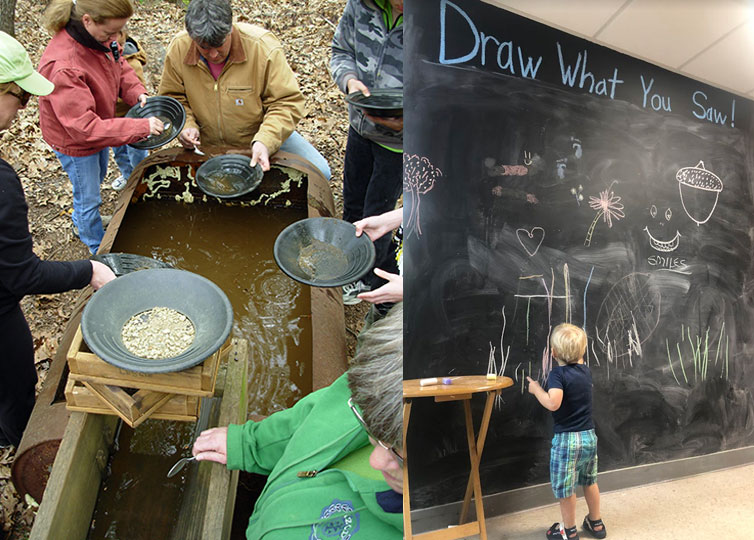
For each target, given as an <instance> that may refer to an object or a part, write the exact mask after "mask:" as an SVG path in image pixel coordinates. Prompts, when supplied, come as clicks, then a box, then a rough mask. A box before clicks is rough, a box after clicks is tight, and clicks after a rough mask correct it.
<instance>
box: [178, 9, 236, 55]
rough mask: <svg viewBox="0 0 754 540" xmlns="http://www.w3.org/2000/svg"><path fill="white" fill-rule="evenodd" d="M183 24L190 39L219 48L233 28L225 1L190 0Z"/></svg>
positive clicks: (230, 11) (231, 11) (230, 14)
mask: <svg viewBox="0 0 754 540" xmlns="http://www.w3.org/2000/svg"><path fill="white" fill-rule="evenodd" d="M185 23H186V31H187V32H188V35H189V36H190V37H191V39H193V40H194V41H196V42H197V43H199V44H200V45H208V46H210V47H219V46H220V45H222V44H223V42H225V38H226V37H227V36H228V34H230V31H231V29H232V28H233V10H232V9H231V7H230V2H228V1H227V0H191V3H190V4H189V6H188V8H187V9H186V18H185Z"/></svg>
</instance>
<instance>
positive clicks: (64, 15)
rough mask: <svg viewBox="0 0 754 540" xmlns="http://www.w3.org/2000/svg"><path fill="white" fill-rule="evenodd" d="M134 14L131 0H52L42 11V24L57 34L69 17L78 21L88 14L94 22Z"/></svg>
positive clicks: (123, 17) (124, 17)
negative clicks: (74, 0)
mask: <svg viewBox="0 0 754 540" xmlns="http://www.w3.org/2000/svg"><path fill="white" fill-rule="evenodd" d="M133 14H134V7H133V5H132V4H131V0H76V3H75V4H74V2H73V0H52V2H51V3H50V5H49V6H48V7H47V9H46V10H45V12H44V16H43V19H42V24H43V25H44V27H45V28H46V29H47V30H48V31H49V32H50V33H51V34H57V33H58V32H60V31H61V30H62V29H63V28H65V25H66V24H68V21H70V20H71V19H73V20H76V21H80V20H81V18H82V17H83V16H84V15H89V16H90V17H91V18H92V20H94V22H96V23H98V24H99V23H102V22H104V21H105V20H106V19H126V18H128V17H130V16H131V15H133Z"/></svg>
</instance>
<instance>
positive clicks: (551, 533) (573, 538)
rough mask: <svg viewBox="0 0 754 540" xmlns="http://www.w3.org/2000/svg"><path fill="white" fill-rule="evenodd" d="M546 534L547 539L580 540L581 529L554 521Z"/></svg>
mask: <svg viewBox="0 0 754 540" xmlns="http://www.w3.org/2000/svg"><path fill="white" fill-rule="evenodd" d="M545 534H546V535H547V540H579V531H578V530H576V526H573V527H571V528H570V529H566V528H564V527H563V525H561V524H560V523H553V524H552V527H550V528H549V529H547V533H545Z"/></svg>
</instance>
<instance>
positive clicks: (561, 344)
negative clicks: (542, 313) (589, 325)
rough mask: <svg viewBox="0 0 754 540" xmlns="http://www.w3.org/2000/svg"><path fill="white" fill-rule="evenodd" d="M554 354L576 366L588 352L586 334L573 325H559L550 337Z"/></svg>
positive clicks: (562, 360)
mask: <svg viewBox="0 0 754 540" xmlns="http://www.w3.org/2000/svg"><path fill="white" fill-rule="evenodd" d="M550 347H551V348H552V354H553V356H555V358H557V359H558V360H560V361H561V362H565V363H567V364H575V363H576V362H578V361H579V360H581V358H583V357H584V353H585V352H586V332H584V330H582V329H581V328H579V327H578V326H575V325H573V324H568V323H563V324H559V325H558V326H556V327H555V329H554V330H553V331H552V335H551V336H550Z"/></svg>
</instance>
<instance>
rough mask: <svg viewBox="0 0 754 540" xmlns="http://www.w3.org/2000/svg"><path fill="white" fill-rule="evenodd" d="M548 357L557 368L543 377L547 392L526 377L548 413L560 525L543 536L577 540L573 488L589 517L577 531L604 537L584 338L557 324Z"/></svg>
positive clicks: (570, 327) (574, 328)
mask: <svg viewBox="0 0 754 540" xmlns="http://www.w3.org/2000/svg"><path fill="white" fill-rule="evenodd" d="M550 348H551V349H552V356H553V357H554V358H555V360H557V362H558V365H557V367H554V368H553V369H552V371H551V372H550V375H549V377H548V378H547V391H545V390H544V389H543V388H542V387H541V386H540V385H539V383H538V382H536V381H535V380H533V379H532V378H531V377H527V378H526V379H527V380H528V381H529V393H531V394H534V396H535V397H536V398H537V400H538V401H539V402H540V403H541V404H542V406H543V407H544V408H545V409H547V410H549V411H552V417H553V430H554V432H555V436H554V437H553V439H552V449H551V450H550V482H551V484H552V491H553V493H554V494H555V497H556V498H557V499H558V502H559V503H560V513H561V515H562V517H563V522H562V523H554V524H553V525H552V527H550V529H549V530H548V531H547V538H548V539H550V540H555V539H557V540H573V539H577V540H578V538H579V533H578V531H577V530H576V493H575V488H576V485H580V486H584V498H585V499H586V504H587V506H588V507H589V515H587V516H586V517H584V523H583V525H582V527H583V528H584V530H585V531H586V532H588V533H589V534H590V535H591V536H592V537H594V538H605V537H606V536H607V531H606V530H605V525H604V523H602V520H601V519H600V490H599V488H598V487H597V436H596V435H595V434H594V422H592V374H591V372H590V371H589V368H588V367H587V366H586V364H584V352H585V351H586V333H584V331H583V330H582V329H581V328H579V327H578V326H574V325H572V324H560V325H558V326H556V327H555V329H554V330H553V331H552V336H551V337H550Z"/></svg>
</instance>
